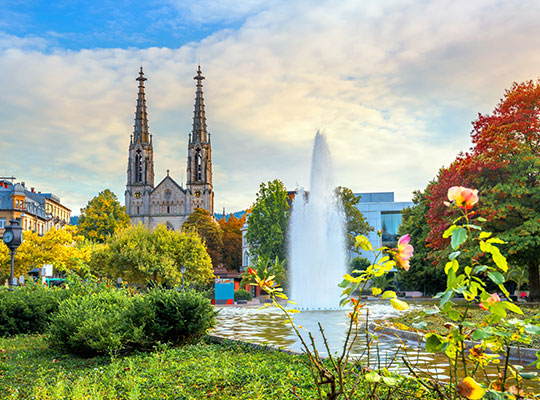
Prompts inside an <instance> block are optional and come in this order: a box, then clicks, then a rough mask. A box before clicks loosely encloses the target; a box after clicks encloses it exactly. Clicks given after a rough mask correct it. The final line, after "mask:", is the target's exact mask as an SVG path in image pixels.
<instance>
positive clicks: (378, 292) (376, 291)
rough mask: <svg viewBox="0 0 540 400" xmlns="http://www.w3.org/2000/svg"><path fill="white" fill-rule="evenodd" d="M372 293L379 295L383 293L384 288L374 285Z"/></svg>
mask: <svg viewBox="0 0 540 400" xmlns="http://www.w3.org/2000/svg"><path fill="white" fill-rule="evenodd" d="M371 293H372V294H373V296H377V295H379V294H381V293H382V289H379V288H378V287H372V288H371Z"/></svg>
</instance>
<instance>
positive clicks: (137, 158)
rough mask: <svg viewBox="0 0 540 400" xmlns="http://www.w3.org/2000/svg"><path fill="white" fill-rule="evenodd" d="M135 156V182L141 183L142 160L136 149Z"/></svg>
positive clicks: (139, 150)
mask: <svg viewBox="0 0 540 400" xmlns="http://www.w3.org/2000/svg"><path fill="white" fill-rule="evenodd" d="M136 153H137V154H136V155H135V182H142V179H143V158H142V155H141V149H137V151H136Z"/></svg>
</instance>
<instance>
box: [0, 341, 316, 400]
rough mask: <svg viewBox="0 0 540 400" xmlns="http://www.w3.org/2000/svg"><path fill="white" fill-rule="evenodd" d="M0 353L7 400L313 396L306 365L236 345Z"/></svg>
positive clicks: (10, 348) (28, 346)
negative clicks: (77, 353)
mask: <svg viewBox="0 0 540 400" xmlns="http://www.w3.org/2000/svg"><path fill="white" fill-rule="evenodd" d="M0 351H1V353H0V398H2V399H92V400H99V399H207V398H211V399H294V396H293V395H292V394H291V393H290V391H289V388H290V387H291V385H294V386H296V387H297V390H298V392H299V393H303V394H304V395H306V394H307V393H309V392H312V390H313V389H314V388H313V386H312V385H311V375H310V373H309V370H308V369H307V368H306V367H305V365H304V364H303V362H302V357H300V356H290V355H288V354H285V353H281V352H272V351H265V350H255V349H251V348H249V347H247V346H239V345H234V344H229V345H221V344H208V343H201V344H198V345H191V346H185V347H163V348H162V349H158V350H156V351H154V352H152V353H138V354H132V355H129V356H125V357H119V358H111V357H95V358H88V359H84V358H78V357H74V356H71V355H67V354H61V353H58V352H56V351H54V350H50V349H49V348H48V347H47V345H46V341H45V340H44V338H43V337H42V336H37V335H35V336H18V337H13V338H9V339H0ZM310 397H312V396H309V395H308V396H306V398H310Z"/></svg>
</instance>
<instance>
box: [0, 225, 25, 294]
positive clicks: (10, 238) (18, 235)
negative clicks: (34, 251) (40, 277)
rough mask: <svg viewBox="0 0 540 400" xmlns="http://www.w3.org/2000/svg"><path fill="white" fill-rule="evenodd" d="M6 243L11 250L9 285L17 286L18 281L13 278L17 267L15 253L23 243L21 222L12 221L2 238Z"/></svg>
mask: <svg viewBox="0 0 540 400" xmlns="http://www.w3.org/2000/svg"><path fill="white" fill-rule="evenodd" d="M2 239H3V240H4V243H5V244H6V245H7V247H8V248H9V250H11V274H10V276H9V284H10V285H11V286H16V285H17V280H16V279H15V277H14V276H13V275H14V274H13V270H14V266H15V253H16V252H17V248H18V247H19V246H20V244H21V243H22V226H20V225H19V221H17V220H16V219H12V220H11V221H9V225H8V226H6V227H5V229H4V236H3V237H2Z"/></svg>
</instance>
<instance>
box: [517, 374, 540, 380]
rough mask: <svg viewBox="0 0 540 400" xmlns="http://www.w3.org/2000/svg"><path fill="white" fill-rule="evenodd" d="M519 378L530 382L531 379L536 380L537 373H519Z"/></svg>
mask: <svg viewBox="0 0 540 400" xmlns="http://www.w3.org/2000/svg"><path fill="white" fill-rule="evenodd" d="M519 376H521V377H522V378H523V379H525V380H526V381H530V380H532V379H536V378H538V372H520V373H519Z"/></svg>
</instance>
